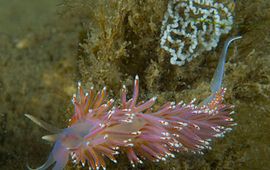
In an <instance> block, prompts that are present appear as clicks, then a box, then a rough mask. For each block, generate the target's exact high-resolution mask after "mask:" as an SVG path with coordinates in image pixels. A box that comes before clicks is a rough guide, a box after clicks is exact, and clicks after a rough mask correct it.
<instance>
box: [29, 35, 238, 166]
mask: <svg viewBox="0 0 270 170" xmlns="http://www.w3.org/2000/svg"><path fill="white" fill-rule="evenodd" d="M236 39H238V37H237V38H232V39H230V41H227V43H226V45H225V47H226V50H227V47H228V45H229V44H230V43H231V42H232V41H233V40H236ZM222 55H226V52H225V53H222ZM223 57H225V56H221V58H223ZM222 65H224V63H222ZM220 68H222V67H220ZM216 72H218V73H217V74H218V75H222V76H223V71H222V72H220V70H219V69H217V71H216ZM219 81H220V80H215V79H214V80H213V82H212V85H213V84H217V83H218V82H219ZM224 94H225V89H224V88H219V89H218V91H215V92H214V93H213V94H212V95H211V96H210V97H209V98H208V99H207V100H206V101H204V104H202V105H195V100H192V101H191V102H190V103H188V104H185V103H183V102H179V103H174V102H167V103H165V104H164V105H162V106H161V107H159V109H157V110H154V111H153V110H152V106H153V105H154V104H155V102H156V100H157V98H156V97H153V98H151V99H149V100H148V101H146V102H143V101H139V100H138V97H139V77H138V76H136V77H135V80H134V90H133V96H132V98H131V99H129V100H128V99H127V89H126V87H125V86H123V88H122V91H121V99H120V100H121V102H120V103H121V104H120V105H116V104H114V100H113V99H107V93H106V88H104V89H103V90H102V91H100V92H98V93H97V94H95V93H94V90H93V88H91V89H90V90H89V91H87V92H85V91H84V90H83V88H82V87H81V84H80V83H79V84H78V95H74V97H73V99H72V102H73V104H74V115H73V116H72V118H71V119H70V121H69V126H68V127H67V128H65V129H58V128H54V127H53V126H51V125H49V124H47V123H45V122H43V121H41V120H39V119H37V118H34V117H33V116H31V115H26V116H27V117H28V118H29V119H31V120H32V121H34V122H35V123H37V124H38V125H39V126H41V127H43V128H45V129H46V130H48V131H50V132H52V133H54V134H53V135H48V136H44V137H43V139H45V140H48V141H51V142H54V147H53V150H52V152H51V153H50V155H49V157H48V160H47V161H46V162H45V164H43V165H42V166H41V167H39V168H37V169H38V170H44V169H47V168H49V167H50V166H52V165H54V166H53V170H61V169H63V168H64V167H65V165H66V164H67V162H68V160H69V156H70V157H71V159H72V162H73V163H74V164H79V163H80V164H82V166H86V165H87V166H89V169H94V170H96V169H99V168H100V167H102V168H103V169H106V163H105V158H106V157H107V158H108V159H110V160H112V161H113V162H115V163H116V162H117V160H116V155H118V154H120V153H121V154H126V155H127V157H128V159H129V161H130V163H131V165H132V166H135V165H136V164H138V163H141V164H142V163H143V160H150V161H155V162H158V161H165V160H166V159H167V158H169V157H175V155H174V153H175V152H187V151H190V152H194V153H200V154H202V153H203V152H202V151H203V149H209V148H211V147H210V141H211V140H212V139H213V138H216V137H223V136H224V134H225V133H226V132H228V131H231V127H232V126H233V125H235V123H234V122H233V119H232V118H231V114H232V113H233V111H231V110H232V106H230V105H225V104H223V99H224ZM28 168H29V167H28ZM29 169H31V168H29Z"/></svg>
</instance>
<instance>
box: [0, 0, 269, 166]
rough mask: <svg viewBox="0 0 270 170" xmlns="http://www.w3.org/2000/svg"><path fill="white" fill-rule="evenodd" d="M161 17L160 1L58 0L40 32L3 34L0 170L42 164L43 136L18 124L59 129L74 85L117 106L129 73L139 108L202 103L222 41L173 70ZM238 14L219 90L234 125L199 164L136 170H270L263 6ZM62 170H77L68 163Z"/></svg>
mask: <svg viewBox="0 0 270 170" xmlns="http://www.w3.org/2000/svg"><path fill="white" fill-rule="evenodd" d="M166 8H167V1H162V0H144V1H143V0H119V1H116V0H112V1H106V0H102V1H94V0H88V1H84V0H65V1H64V2H63V3H61V5H60V6H58V15H56V14H55V16H54V17H53V18H49V19H48V22H47V23H44V25H45V26H44V27H43V28H40V29H39V30H25V31H24V32H22V33H20V34H19V35H16V34H15V33H14V34H1V35H0V39H1V41H0V46H1V49H0V92H1V95H0V125H1V126H0V130H1V131H0V137H1V138H0V155H1V156H0V169H25V165H26V164H27V162H29V163H30V165H32V166H33V167H37V166H38V165H40V164H41V163H43V162H44V160H45V159H46V157H47V155H48V153H49V152H50V147H51V146H50V145H46V142H44V141H42V140H41V139H40V137H41V136H42V135H44V134H45V132H44V131H43V130H41V129H39V128H38V127H37V126H35V125H34V124H32V122H30V121H28V120H27V119H26V118H25V117H24V116H23V115H24V114H25V113H28V114H33V115H35V116H37V117H39V118H41V119H43V120H46V121H47V122H50V123H51V124H54V125H57V126H58V127H65V124H66V120H67V119H68V118H69V116H70V113H69V112H68V109H67V108H69V107H70V106H71V104H70V98H71V96H72V93H74V92H75V90H76V89H75V87H76V81H78V80H81V81H82V83H83V84H84V85H85V87H90V86H92V85H94V86H95V88H102V87H103V86H104V85H106V86H107V89H109V90H110V96H113V97H114V98H119V92H120V88H121V86H122V84H126V85H127V87H128V89H129V91H132V89H131V88H132V82H133V78H134V76H135V75H136V74H138V75H139V76H140V80H141V81H140V91H141V93H140V95H141V96H140V97H141V99H147V98H150V97H153V96H158V103H164V101H166V100H171V101H172V100H173V101H180V100H184V101H185V102H188V101H190V100H191V99H192V98H194V97H196V98H198V100H199V101H200V100H203V99H204V98H205V97H206V96H208V95H209V93H210V84H209V82H210V80H211V78H212V76H213V73H214V70H215V68H216V65H217V60H218V56H219V54H220V52H221V49H222V45H223V42H224V40H225V39H226V37H223V39H222V41H221V43H220V44H219V46H218V48H216V49H215V50H213V51H211V52H207V53H204V54H203V55H202V56H200V57H198V58H196V59H195V60H193V61H192V62H191V63H189V64H186V65H184V66H183V67H178V66H172V65H170V63H169V58H170V56H168V55H167V54H166V53H165V52H164V51H162V50H161V49H160V47H159V38H160V35H159V34H160V26H161V22H162V19H163V14H164V12H165V11H166ZM235 13H236V14H235V15H236V16H235V25H234V28H233V31H232V33H231V34H232V35H236V34H241V35H242V36H243V39H242V40H240V41H237V42H236V43H234V45H232V47H231V48H230V51H229V57H228V60H227V63H226V73H225V78H224V86H225V87H227V93H226V96H225V98H226V102H227V103H231V104H234V105H235V111H236V115H234V118H235V121H236V122H237V123H238V126H236V127H235V130H233V131H232V132H231V133H229V134H227V135H226V137H225V138H223V139H217V140H215V141H214V142H213V145H212V148H213V149H212V150H208V151H205V155H203V156H202V155H193V154H184V153H183V154H177V158H175V159H170V160H168V161H166V162H162V163H158V164H154V163H151V162H146V163H145V164H144V166H139V167H138V168H137V169H174V170H178V169H179V170H180V169H269V168H270V159H269V157H270V146H269V142H270V135H269V128H270V76H269V75H270V67H269V66H270V48H269V47H270V32H269V31H268V30H269V24H270V2H269V1H268V0H260V1H259V0H256V1H252V0H245V1H244V0H239V1H237V4H236V7H235ZM27 27H30V26H29V25H28V26H27ZM14 37H15V39H17V40H14ZM2 47H3V48H2ZM129 95H131V94H129ZM199 101H198V102H199ZM118 162H119V163H117V164H113V163H111V162H109V161H108V167H107V169H131V167H130V165H129V163H128V161H127V158H125V157H124V156H120V158H119V161H118ZM67 169H81V168H80V167H77V168H75V167H73V165H71V164H69V165H68V166H67ZM135 169H136V168H135Z"/></svg>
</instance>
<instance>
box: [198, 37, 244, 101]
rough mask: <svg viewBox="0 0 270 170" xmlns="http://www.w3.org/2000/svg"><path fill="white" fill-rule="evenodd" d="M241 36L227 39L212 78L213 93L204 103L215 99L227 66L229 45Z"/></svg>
mask: <svg viewBox="0 0 270 170" xmlns="http://www.w3.org/2000/svg"><path fill="white" fill-rule="evenodd" d="M241 38H242V36H237V37H231V38H229V39H227V40H226V42H225V44H224V47H223V49H222V53H221V55H220V58H219V62H218V66H217V68H216V71H215V73H214V76H213V78H212V80H211V85H210V87H211V95H210V96H209V97H208V98H206V99H205V100H204V101H203V104H207V103H209V102H210V101H211V100H212V99H213V97H214V96H215V94H216V93H217V92H218V91H219V90H220V89H221V86H222V80H223V77H224V66H225V62H226V56H227V53H228V49H229V46H230V44H231V43H232V42H233V41H235V40H238V39H241Z"/></svg>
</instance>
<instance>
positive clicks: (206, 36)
mask: <svg viewBox="0 0 270 170" xmlns="http://www.w3.org/2000/svg"><path fill="white" fill-rule="evenodd" d="M229 1H231V2H230V3H228V5H225V3H221V2H219V1H217V0H169V2H168V8H167V11H166V13H165V15H164V19H163V22H162V27H161V40H160V47H161V48H162V49H164V50H165V51H167V52H168V53H169V54H170V55H171V59H170V62H171V64H173V65H179V66H182V65H184V64H185V63H186V61H188V62H189V61H191V60H192V59H193V58H195V57H197V56H198V55H200V54H201V53H202V52H204V51H210V50H211V49H213V48H214V47H216V46H217V44H218V42H219V39H220V36H221V35H222V34H227V33H229V31H230V30H231V28H232V24H233V16H232V11H233V8H234V7H233V6H234V5H233V4H234V3H235V2H234V1H233V0H229ZM229 6H231V7H229Z"/></svg>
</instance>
